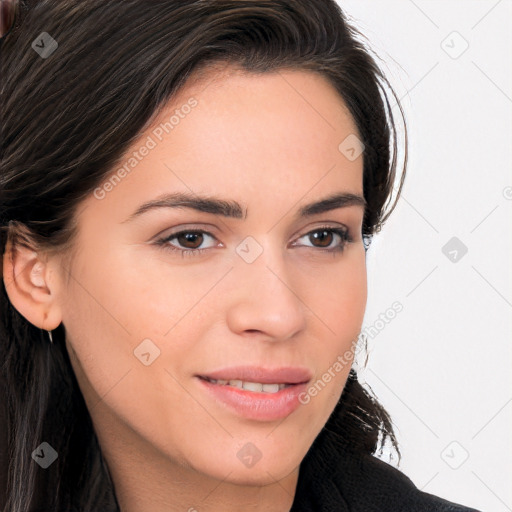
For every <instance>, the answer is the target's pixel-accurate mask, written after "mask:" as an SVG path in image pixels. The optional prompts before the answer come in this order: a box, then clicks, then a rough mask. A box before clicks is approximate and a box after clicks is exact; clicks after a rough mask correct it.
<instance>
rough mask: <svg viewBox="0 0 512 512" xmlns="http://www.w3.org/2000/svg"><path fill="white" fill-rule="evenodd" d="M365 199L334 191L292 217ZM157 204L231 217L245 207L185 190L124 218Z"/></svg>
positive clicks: (238, 216) (363, 204)
mask: <svg viewBox="0 0 512 512" xmlns="http://www.w3.org/2000/svg"><path fill="white" fill-rule="evenodd" d="M366 204H367V203H366V200H365V199H364V197H363V196H361V195H358V194H352V193H350V192H338V193H335V194H332V195H330V196H328V197H325V198H324V199H321V200H319V201H315V202H313V203H309V204H306V205H305V206H302V207H301V208H300V209H299V211H298V213H297V215H296V217H297V218H307V217H311V216H313V215H318V214H320V213H325V212H328V211H331V210H336V209H337V208H344V207H347V206H358V207H361V208H363V209H365V208H366ZM159 208H191V209H193V210H197V211H200V212H204V213H212V214H214V215H222V216H223V217H231V218H234V219H242V218H243V219H246V218H247V213H248V212H247V208H246V207H242V206H241V205H240V203H238V202H237V201H228V200H226V199H221V198H218V197H213V196H198V195H195V194H189V193H186V192H175V193H171V194H163V195H161V196H159V197H157V198H156V199H153V200H151V201H148V202H146V203H144V204H142V205H140V206H139V207H138V208H137V210H135V211H134V212H133V213H132V214H131V215H130V216H129V217H128V218H127V219H126V220H124V221H123V223H124V222H129V221H131V220H133V219H134V218H136V217H139V216H140V215H142V214H144V213H146V212H148V211H150V210H155V209H159Z"/></svg>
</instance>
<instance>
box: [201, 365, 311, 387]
mask: <svg viewBox="0 0 512 512" xmlns="http://www.w3.org/2000/svg"><path fill="white" fill-rule="evenodd" d="M200 376H201V377H208V378H209V379H214V380H243V381H245V382H261V383H262V384H275V383H283V384H302V383H303V382H308V381H309V380H310V379H311V373H310V372H309V371H308V370H307V369H305V368H298V367H286V368H275V369H265V368H260V367H256V366H236V367H231V368H224V369H222V370H217V371H214V372H208V373H205V374H203V375H200Z"/></svg>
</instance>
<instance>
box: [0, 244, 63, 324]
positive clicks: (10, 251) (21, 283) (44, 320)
mask: <svg viewBox="0 0 512 512" xmlns="http://www.w3.org/2000/svg"><path fill="white" fill-rule="evenodd" d="M2 274H3V280H4V284H5V289H6V291H7V296H8V297H9V300H10V301H11V303H12V305H13V306H14V307H15V308H16V310H17V311H18V312H19V313H20V314H21V315H23V316H24V317H25V318H26V319H27V320H28V321H29V322H30V323H31V324H33V325H35V326H36V327H39V328H40V329H45V330H47V331H50V330H53V329H55V328H56V327H58V326H59V324H60V323H61V320H62V316H61V308H60V306H59V304H58V301H57V291H58V283H57V279H56V277H57V276H56V272H55V269H54V268H53V267H52V264H51V262H49V261H48V259H47V258H45V257H44V254H43V253H38V252H36V251H34V250H33V249H30V248H29V247H27V246H25V245H19V244H18V245H16V246H14V245H13V244H12V242H11V240H8V241H7V244H6V247H5V254H4V255H3V262H2Z"/></svg>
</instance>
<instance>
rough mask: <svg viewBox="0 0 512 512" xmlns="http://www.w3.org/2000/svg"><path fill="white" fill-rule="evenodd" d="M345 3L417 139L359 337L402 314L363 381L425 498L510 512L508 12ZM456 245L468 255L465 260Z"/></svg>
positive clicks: (472, 5)
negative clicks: (397, 305) (386, 316)
mask: <svg viewBox="0 0 512 512" xmlns="http://www.w3.org/2000/svg"><path fill="white" fill-rule="evenodd" d="M338 3H339V4H340V6H341V7H342V9H343V10H344V12H345V13H346V14H347V16H348V17H349V19H350V20H351V21H352V22H353V23H354V24H355V25H356V27H357V28H359V29H360V30H361V31H362V32H363V33H364V35H365V36H366V37H367V38H368V39H369V41H370V43H371V45H372V47H373V48H374V49H375V51H376V52H377V53H378V55H379V56H380V57H381V59H383V61H384V63H383V64H381V67H383V69H384V71H385V72H386V74H387V76H388V79H389V80H390V81H391V83H392V84H393V86H394V88H395V89H396V91H397V93H398V95H399V97H400V98H402V97H403V100H402V102H403V106H404V109H405V111H406V116H407V121H408V127H409V136H410V155H409V156H410V160H409V165H408V174H407V178H406V182H405V187H404V190H403V197H402V199H401V200H400V202H399V206H398V207H397V209H396V210H395V212H394V213H393V214H392V215H391V217H390V219H389V221H388V223H387V224H386V225H385V227H384V228H383V230H382V232H381V233H380V234H379V235H378V236H377V237H375V238H374V240H373V242H372V245H371V247H370V250H369V253H368V258H367V261H368V276H369V284H368V292H369V296H368V307H367V312H366V316H365V321H364V324H363V328H364V327H365V326H369V325H372V324H374V322H375V321H376V320H377V319H378V318H379V314H381V313H384V312H385V311H386V310H388V308H390V306H391V304H392V303H393V302H394V301H396V300H398V301H400V302H401V303H402V305H403V311H401V312H400V313H398V314H397V315H396V317H395V318H394V319H393V320H391V321H390V322H389V323H387V324H386V325H385V327H384V328H382V329H380V330H379V331H378V333H377V334H376V335H374V336H373V337H369V338H368V347H369V360H368V363H367V365H366V368H364V369H361V370H360V376H361V380H362V381H363V382H364V381H366V382H367V383H368V384H369V385H370V386H371V389H372V390H373V391H374V392H375V394H376V395H377V397H378V398H379V400H380V401H381V403H383V405H384V406H385V407H386V409H387V410H388V412H389V413H390V415H391V417H392V419H393V422H394V425H395V426H396V432H397V435H398V441H399V443H400V447H401V451H402V462H401V464H400V466H399V468H400V469H401V470H402V471H403V472H404V473H405V474H406V475H407V476H409V478H411V480H413V482H414V483H415V484H416V485H417V486H418V487H419V488H420V489H422V490H423V491H425V492H428V493H431V494H435V495H438V496H441V497H443V498H445V499H448V500H450V501H455V502H457V503H461V504H464V505H466V506H471V507H474V508H477V509H479V510H482V511H484V512H487V511H492V512H506V511H512V485H511V482H512V429H511V426H512V421H511V419H512V372H511V362H512V347H511V345H512V344H511V341H512V336H511V333H512V272H511V270H512V258H511V253H512V251H511V246H512V243H511V242H512V226H511V224H512V222H511V220H512V215H511V213H512V176H511V168H512V166H511V156H512V151H511V149H512V128H511V125H512V123H511V120H512V78H511V64H512V1H510V0H501V1H497V0H491V1H486V0H473V1H468V0H464V1H462V0H457V1H454V0H450V1H447V0H442V1H441V0H439V1H437V0H414V1H412V0H396V1H390V0H386V1H377V0H338ZM454 31H455V32H457V33H458V34H459V35H458V34H453V32H454ZM464 40H465V41H466V42H467V44H468V45H469V46H468V48H467V50H466V51H465V52H464V53H462V54H461V55H458V54H459V53H460V52H461V51H462V50H463V49H464V47H465V44H466V43H464ZM443 41H444V42H443ZM445 50H446V51H445ZM447 52H450V53H451V56H450V55H449V54H448V53H447ZM453 57H457V58H453ZM393 111H394V112H395V113H397V112H398V111H397V109H394V110H393ZM452 237H457V238H458V239H459V240H460V241H461V242H462V243H463V244H464V245H465V246H466V247H467V250H468V251H467V253H466V254H465V255H463V256H462V257H461V256H460V255H461V252H460V251H458V252H457V256H456V258H457V261H455V262H454V261H451V260H450V259H449V258H448V257H447V256H445V254H444V253H443V252H442V247H443V246H444V245H445V244H446V243H447V242H448V241H449V240H450V239H451V238H452ZM452 254H454V253H452ZM452 257H455V256H452ZM362 361H363V362H364V359H362ZM382 458H383V460H386V462H389V463H391V464H393V465H395V466H396V460H391V461H390V460H389V457H388V456H387V454H386V452H385V453H384V455H383V456H382Z"/></svg>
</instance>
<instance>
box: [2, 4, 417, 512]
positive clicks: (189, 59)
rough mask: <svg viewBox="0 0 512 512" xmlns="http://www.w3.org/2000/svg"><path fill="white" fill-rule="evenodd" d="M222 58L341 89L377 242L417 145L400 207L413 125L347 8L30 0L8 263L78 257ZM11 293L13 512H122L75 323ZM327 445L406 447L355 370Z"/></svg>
mask: <svg viewBox="0 0 512 512" xmlns="http://www.w3.org/2000/svg"><path fill="white" fill-rule="evenodd" d="M43 32H46V33H47V34H49V35H50V36H51V37H52V38H53V39H54V40H55V41H56V42H57V44H58V46H57V47H56V49H54V53H53V54H52V55H49V56H47V57H46V58H43V57H42V56H40V55H39V54H38V53H37V52H36V51H34V49H33V48H31V45H32V42H33V41H34V40H35V39H36V37H38V36H39V35H40V34H41V33H43ZM214 62H218V63H227V64H231V65H237V66H239V67H240V68H243V69H245V70H248V71H251V72H256V73H264V72H270V71H275V70H279V69H285V68H288V69H299V70H307V71H311V72H315V73H319V74H320V75H322V76H323V77H325V78H326V79H327V80H328V81H329V82H330V83H331V84H332V85H333V86H334V87H335V88H336V90H337V91H338V92H339V94H340V98H342V99H343V101H344V102H345V104H346V105H347V107H348V109H349V111H350V113H351V115H352V116H353V119H354V121H355V123H356V125H357V128H358V131H359V135H360V137H361V139H362V142H363V144H364V147H365V150H364V154H363V163H364V170H363V191H364V196H365V199H366V201H367V204H368V206H367V208H366V210H365V215H364V220H363V235H364V236H365V237H366V240H370V239H371V236H372V235H373V234H374V233H375V232H377V231H379V230H380V228H381V226H382V224H383V223H384V222H385V220H386V219H387V217H388V216H389V214H390V213H391V211H392V210H393V208H394V206H395V204H396V199H398V197H399V195H400V191H401V188H402V184H403V180H404V177H405V167H406V162H407V139H405V162H404V166H403V173H402V176H401V179H400V181H399V186H398V192H397V194H396V199H395V201H393V200H392V195H393V194H392V192H393V185H394V183H395V179H396V176H395V174H396V171H397V168H398V159H397V146H398V142H397V139H398V136H397V132H398V130H397V129H396V127H395V120H394V118H393V113H392V108H391V106H390V99H392V98H394V99H395V101H396V104H398V106H399V109H400V113H401V118H402V119H403V117H404V116H403V112H402V108H401V106H400V102H399V100H398V98H397V97H396V94H395V93H394V92H393V89H392V87H391V86H390V84H389V83H388V81H387V79H386V78H385V76H384V74H383V73H382V72H381V70H380V69H379V67H378V65H377V63H376V59H375V57H373V56H372V52H371V50H370V49H369V47H368V45H367V44H366V43H365V42H364V38H363V37H362V35H361V34H359V32H358V31H357V30H356V29H355V28H353V27H352V26H351V25H350V24H349V23H348V21H347V19H346V17H345V15H344V13H343V12H342V11H341V9H340V8H339V6H338V5H337V4H336V3H335V1H334V0H151V1H144V0H122V1H121V0H87V1H83V0H59V1H55V0H54V1H50V0H40V1H30V0H27V1H20V11H19V13H18V17H17V22H16V27H15V29H14V30H12V31H11V33H9V34H8V35H7V36H6V37H5V38H4V39H3V40H2V42H1V58H0V66H1V69H0V71H1V98H0V102H1V103H0V110H1V113H2V121H1V146H0V152H1V172H0V223H1V224H0V227H1V229H0V235H1V241H0V248H1V253H2V254H3V253H4V252H5V244H6V241H7V239H9V240H12V242H13V244H25V245H29V246H31V247H37V248H38V249H42V250H52V251H65V250H66V249H67V248H69V247H72V242H73V237H74V235H75V233H76V226H75V224H74V214H75V212H76V209H77V205H78V204H79V202H80V201H81V200H83V199H84V198H86V197H87V196H88V195H90V194H91V193H92V191H93V190H94V189H95V188H96V187H97V186H98V185H99V184H101V183H102V181H103V180H104V179H105V177H106V176H107V175H108V174H109V173H110V172H111V170H112V168H113V166H114V164H115V163H116V162H117V161H118V160H119V159H120V157H122V155H123V154H124V153H125V152H126V150H127V148H129V146H130V144H131V143H132V142H133V141H134V140H135V139H136V138H137V136H138V135H139V134H140V133H141V132H142V131H143V130H144V129H145V128H146V127H147V126H148V124H149V122H150V121H151V120H152V119H154V117H155V116H156V115H157V114H158V112H159V111H160V109H161V108H163V107H164V106H165V104H166V103H167V102H168V101H169V99H170V98H172V96H173V95H175V94H176V92H177V91H178V90H179V89H180V88H181V87H182V86H183V85H184V84H185V82H186V80H187V78H188V77H189V76H190V75H191V73H192V72H193V71H197V70H199V69H200V68H201V67H202V66H206V65H208V64H212V63H214ZM404 126H405V120H404ZM405 133H406V132H405ZM0 268H1V267H0ZM1 288H2V289H1V290H0V351H1V352H0V356H1V357H0V360H1V361H3V366H2V376H3V378H4V379H5V382H6V386H7V387H6V389H7V396H8V402H7V410H8V422H7V423H8V436H9V437H8V453H7V457H8V460H9V468H8V482H7V485H8V487H7V503H6V510H8V511H12V512H28V511H29V510H40V509H41V510H42V509H43V508H44V510H66V511H71V510H72V511H92V510H112V511H115V510H118V505H117V502H116V499H115V490H114V488H113V485H112V482H111V479H110V476H109V474H108V469H107V467H106V465H105V462H104V460H103V458H102V454H101V450H100V448H99V444H98V441H97V438H96V435H95V432H94V429H93V426H92V422H91V418H90V416H89V413H88V410H87V407H86V405H85V402H84V400H83V397H82V394H81V392H80V389H79V387H78V383H77V381H76V378H75V375H74V373H73V370H72V367H71V364H70V361H69V357H68V354H67V351H66V349H65V344H64V334H65V333H64V329H63V326H62V325H61V326H59V328H57V329H56V330H55V331H54V335H53V338H54V345H50V343H49V341H48V338H47V337H46V333H44V334H45V336H43V335H42V331H41V330H40V329H38V328H36V327H35V326H34V325H32V324H30V323H29V322H28V321H27V320H26V319H25V318H24V317H23V316H21V315H20V314H19V313H18V311H17V310H16V309H15V308H14V307H13V306H12V304H11V303H10V302H9V300H8V297H7V294H6V290H5V287H1ZM325 435H329V436H334V437H335V438H336V439H338V440H339V441H340V442H346V443H349V444H350V445H351V446H352V447H353V448H355V449H356V450H360V451H361V452H364V453H375V452H376V451H377V449H379V448H380V449H382V447H383V445H384V443H385V442H386V440H388V441H391V443H392V445H393V447H394V448H395V450H396V451H397V452H398V453H399V450H398V444H397V442H396V438H395V435H394V432H393V428H392V422H391V419H390V417H389V416H388V414H387V412H386V411H385V409H384V408H383V407H382V406H381V405H380V404H379V403H378V401H377V400H376V399H375V398H374V396H372V393H371V392H370V391H369V390H367V389H365V388H364V387H363V386H362V385H361V384H360V383H359V382H358V379H357V375H356V372H355V371H354V370H353V369H352V370H351V372H350V375H349V378H348V381H347V383H346V386H345V388H344V390H343V394H342V397H341V399H340V402H339V403H338V405H337V407H336V409H335V410H334V412H333V413H332V415H331V417H330V419H329V421H328V423H327V424H326V426H325V428H324V429H323V430H322V432H321V434H320V436H319V438H318V439H321V437H322V436H325ZM42 441H47V442H49V444H50V445H51V446H52V447H54V448H55V450H56V451H57V452H58V459H57V460H56V461H55V462H54V464H53V465H52V466H51V469H49V470H47V471H44V470H41V468H39V467H38V466H37V465H36V464H35V463H34V461H33V460H32V458H31V455H30V454H31V453H32V451H33V450H34V448H35V447H36V446H38V445H39V444H40V443H41V442H42ZM315 446H316V444H315V445H314V446H313V447H312V449H315ZM332 457H336V453H332ZM38 489H39V490H40V492H41V494H40V495H39V494H37V492H36V491H37V490H38ZM45 489H52V491H51V492H48V493H47V494H44V490H45ZM42 503H44V507H43V505H42Z"/></svg>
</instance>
